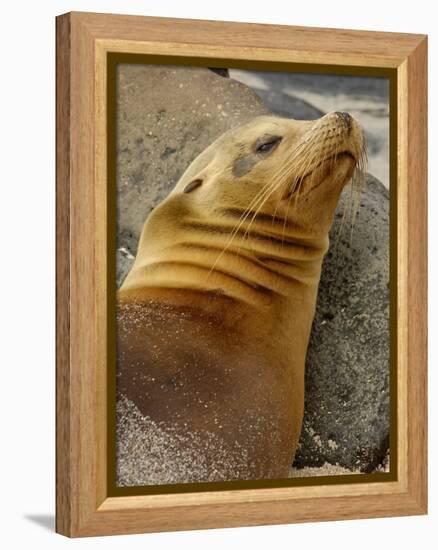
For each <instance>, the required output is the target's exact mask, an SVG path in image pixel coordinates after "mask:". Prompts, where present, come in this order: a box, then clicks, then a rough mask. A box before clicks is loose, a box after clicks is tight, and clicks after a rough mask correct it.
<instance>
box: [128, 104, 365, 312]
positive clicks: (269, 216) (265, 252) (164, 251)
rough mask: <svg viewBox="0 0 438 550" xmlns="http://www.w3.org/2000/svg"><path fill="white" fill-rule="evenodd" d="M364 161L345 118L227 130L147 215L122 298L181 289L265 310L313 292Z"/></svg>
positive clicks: (357, 134)
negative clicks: (148, 289) (299, 288)
mask: <svg viewBox="0 0 438 550" xmlns="http://www.w3.org/2000/svg"><path fill="white" fill-rule="evenodd" d="M363 158H364V138H363V133H362V130H361V128H360V126H359V124H358V123H357V122H356V121H355V120H354V118H353V117H352V116H350V115H349V114H348V113H340V112H334V113H330V114H328V115H326V116H324V117H322V118H320V119H318V120H313V121H299V120H291V119H287V118H280V117H275V116H262V117H257V118H254V119H253V120H252V121H251V122H249V123H247V124H245V125H243V126H240V127H238V128H235V129H232V130H229V131H227V132H226V133H225V134H223V135H222V136H221V137H219V138H218V139H217V140H216V141H214V142H213V143H212V144H211V145H210V146H209V147H207V149H205V150H204V151H203V152H202V153H201V154H200V155H199V156H198V157H197V158H195V160H194V161H193V162H192V163H191V164H190V166H189V167H188V168H187V170H186V171H185V173H184V174H183V175H182V177H181V178H180V180H179V181H178V183H177V185H176V186H175V188H174V189H173V191H172V192H171V193H170V195H169V196H168V197H167V198H166V199H165V200H164V201H163V202H162V203H161V204H160V205H159V206H158V207H157V208H155V209H154V210H153V212H152V213H151V214H150V215H149V217H148V219H147V220H146V223H145V226H144V229H143V233H142V236H141V239H140V243H139V247H138V253H137V257H136V260H135V263H134V266H133V268H132V270H131V272H130V274H129V275H128V277H127V278H126V280H125V282H124V284H123V286H122V290H123V291H127V290H135V289H140V288H143V287H145V286H147V285H150V286H154V285H156V286H160V287H162V286H167V287H172V288H181V287H188V288H195V289H202V290H204V289H208V290H209V291H212V290H214V291H218V292H223V293H225V294H227V295H232V296H233V297H238V298H239V299H240V298H242V296H243V297H244V298H245V299H247V298H248V300H249V301H251V300H253V299H257V300H259V298H260V300H261V301H263V303H268V304H269V303H272V300H273V296H274V295H283V296H286V295H288V293H289V292H290V285H291V284H295V283H299V284H301V285H302V284H306V285H308V286H309V288H310V287H311V288H312V292H313V291H314V290H315V288H316V287H317V285H318V282H319V275H320V268H321V262H322V258H323V256H324V254H325V252H326V251H327V248H328V233H329V230H330V226H331V224H332V220H333V217H334V213H335V209H336V205H337V203H338V199H339V195H340V193H341V191H342V189H343V188H344V186H345V185H346V184H347V182H348V181H349V180H351V179H352V178H354V175H355V174H356V173H357V172H358V169H360V168H361V166H362V162H363Z"/></svg>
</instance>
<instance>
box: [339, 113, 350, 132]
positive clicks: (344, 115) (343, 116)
mask: <svg viewBox="0 0 438 550" xmlns="http://www.w3.org/2000/svg"><path fill="white" fill-rule="evenodd" d="M335 115H336V116H337V117H338V118H340V119H341V120H342V121H343V123H344V124H345V126H346V127H347V129H348V130H351V120H352V118H351V115H350V113H346V112H345V111H336V112H335Z"/></svg>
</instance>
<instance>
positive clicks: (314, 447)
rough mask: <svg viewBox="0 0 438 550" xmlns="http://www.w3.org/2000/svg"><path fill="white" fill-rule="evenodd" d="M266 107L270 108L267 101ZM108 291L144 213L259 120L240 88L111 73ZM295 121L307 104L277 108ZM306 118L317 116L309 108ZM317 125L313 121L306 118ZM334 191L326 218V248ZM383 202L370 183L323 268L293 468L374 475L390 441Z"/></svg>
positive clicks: (154, 72)
mask: <svg viewBox="0 0 438 550" xmlns="http://www.w3.org/2000/svg"><path fill="white" fill-rule="evenodd" d="M271 99H272V97H271ZM118 107H119V109H118V142H117V145H118V162H117V165H118V171H117V185H118V238H117V258H118V259H117V282H118V285H120V284H121V283H122V281H123V279H124V277H125V276H126V274H127V272H128V271H129V269H130V267H131V265H132V261H133V258H134V256H135V253H136V250H137V242H138V238H139V235H140V232H141V229H142V226H143V223H144V220H145V219H146V217H147V215H148V213H149V212H150V211H151V210H152V209H153V208H154V206H156V205H157V204H158V203H159V202H161V200H163V199H164V198H165V196H167V194H168V193H169V192H170V191H171V189H172V188H173V187H174V185H175V183H176V182H177V181H178V179H179V177H180V176H181V174H182V173H183V171H184V170H185V169H186V168H187V166H188V165H189V164H190V162H191V161H192V160H193V159H194V158H195V157H196V156H197V155H198V154H199V153H200V152H201V151H203V150H204V149H205V148H206V147H207V146H208V145H209V144H210V143H211V142H212V141H213V140H214V139H216V138H217V137H218V136H219V135H221V134H222V133H223V132H225V131H226V130H228V129H229V128H232V127H235V126H239V125H241V124H244V123H245V122H247V121H249V120H251V119H252V118H253V117H254V116H257V115H260V114H266V113H267V112H268V109H267V108H266V107H265V106H264V105H263V103H262V102H261V100H260V98H259V97H258V96H257V95H256V94H255V93H254V92H253V91H252V90H251V89H249V88H248V87H247V86H245V85H243V84H241V83H238V82H236V81H235V80H233V79H230V78H224V77H223V76H220V75H218V74H215V73H214V72H213V71H210V70H208V69H191V68H180V67H173V68H169V67H160V66H149V67H147V68H145V67H144V66H141V65H121V66H120V67H119V73H118ZM286 107H287V108H288V109H292V108H293V109H294V114H293V115H290V116H294V118H314V117H312V116H309V108H313V107H312V106H309V105H308V104H307V103H306V102H302V103H300V102H298V101H297V102H295V103H294V105H292V104H290V103H289V104H288V105H285V104H282V105H280V108H286ZM315 113H317V110H316V109H315ZM316 116H319V115H318V114H316ZM347 197H348V189H347V190H346V192H344V194H343V197H342V199H341V203H340V205H339V208H338V213H337V215H336V219H335V223H334V227H333V231H332V241H336V235H337V232H338V229H339V225H340V220H341V217H342V213H341V212H342V209H343V207H344V206H345V202H348V198H347ZM388 209H389V200H388V193H387V191H386V190H385V188H384V186H383V185H382V184H380V182H378V181H377V180H376V179H374V178H373V177H371V176H368V178H367V185H366V187H365V190H364V192H363V195H362V199H361V206H360V209H359V214H358V217H357V219H356V223H355V226H354V233H353V238H352V241H351V242H350V231H349V228H348V224H347V226H346V227H345V228H344V232H343V233H342V235H341V237H340V238H339V240H338V243H337V247H336V249H335V246H334V244H332V247H331V249H330V251H329V253H328V255H327V257H326V259H325V261H324V265H323V273H322V278H321V283H320V290H319V296H318V304H317V311H316V316H315V321H314V325H313V330H312V335H311V340H310V345H309V350H308V357H307V366H306V403H305V417H304V423H303V430H302V437H301V441H300V447H299V450H298V452H297V455H296V460H295V463H294V466H296V467H298V468H301V467H304V466H308V467H313V466H320V465H322V464H324V463H330V464H339V465H340V466H342V467H345V468H349V469H361V470H362V471H372V470H374V469H375V468H376V467H377V466H378V465H379V464H380V463H381V462H382V460H384V458H385V455H386V452H387V448H388V433H389V428H388V426H389V388H388V383H389V367H388V364H389V363H388V359H389V358H388V354H389V351H388V350H389V337H388V334H389V328H388V319H389V311H388V308H389V291H388V280H389V277H388V269H389V223H388V217H389V216H388Z"/></svg>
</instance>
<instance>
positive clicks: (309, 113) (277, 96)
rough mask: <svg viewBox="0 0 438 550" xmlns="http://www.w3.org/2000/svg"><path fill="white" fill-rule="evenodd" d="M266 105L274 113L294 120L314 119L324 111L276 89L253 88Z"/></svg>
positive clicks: (319, 116)
mask: <svg viewBox="0 0 438 550" xmlns="http://www.w3.org/2000/svg"><path fill="white" fill-rule="evenodd" d="M254 90H255V92H256V93H257V95H258V96H259V97H260V99H261V100H262V101H263V103H264V104H265V105H266V107H267V108H268V109H269V110H270V111H271V112H272V113H274V114H276V115H279V116H282V117H286V118H294V119H296V120H315V119H317V118H321V117H322V116H323V115H324V114H325V113H323V112H322V111H320V110H319V109H317V108H316V107H313V105H310V103H308V102H307V101H305V100H304V99H300V98H298V97H293V96H290V95H287V94H285V93H283V92H281V91H278V90H259V89H258V88H255V89H254Z"/></svg>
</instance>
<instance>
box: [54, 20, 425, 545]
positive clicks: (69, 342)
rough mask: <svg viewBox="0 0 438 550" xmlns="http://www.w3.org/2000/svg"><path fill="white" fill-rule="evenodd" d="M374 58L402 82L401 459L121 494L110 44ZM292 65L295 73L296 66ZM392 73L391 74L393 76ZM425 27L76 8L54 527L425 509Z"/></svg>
mask: <svg viewBox="0 0 438 550" xmlns="http://www.w3.org/2000/svg"><path fill="white" fill-rule="evenodd" d="M114 53H124V54H148V55H153V56H167V57H168V58H169V57H172V58H173V59H176V60H178V59H181V60H183V59H187V58H188V59H198V60H199V59H200V58H202V59H204V60H205V62H206V63H207V62H208V61H209V60H211V59H215V60H216V59H225V60H239V61H240V62H241V63H247V64H251V63H256V62H264V63H269V64H271V65H272V66H273V67H274V66H275V65H276V64H277V65H281V66H283V67H285V68H286V67H287V66H288V65H289V66H291V67H292V66H294V64H312V65H314V66H315V68H316V70H323V69H324V67H327V66H329V65H330V66H333V65H335V66H337V67H338V68H339V69H340V70H341V68H344V70H345V71H346V72H347V73H348V71H349V70H351V69H352V68H357V67H359V68H360V67H368V68H370V69H373V70H382V71H384V74H391V75H392V78H393V79H394V82H396V90H397V92H396V96H395V101H396V105H397V117H396V125H395V131H393V132H392V134H391V141H392V147H396V151H397V155H396V174H397V179H396V183H397V186H396V187H397V193H396V200H395V201H393V204H392V206H391V208H392V209H393V215H394V216H393V219H394V220H396V225H395V232H396V240H395V242H394V243H395V244H394V246H395V258H396V265H395V277H396V279H395V280H396V304H395V307H394V308H393V309H392V311H393V313H394V314H395V317H396V321H395V322H396V326H397V331H396V341H395V347H396V353H395V356H396V367H397V368H396V371H395V372H396V377H395V379H394V380H393V385H392V391H393V392H395V398H394V399H395V401H394V402H395V403H396V415H397V424H396V432H397V433H396V447H397V448H396V449H395V451H396V453H395V454H396V467H395V470H394V471H395V474H394V475H393V476H392V477H391V479H389V480H385V481H384V482H383V481H382V482H380V481H378V480H369V479H365V480H364V481H362V482H360V483H346V482H345V483H344V482H342V481H341V482H338V483H321V482H316V483H313V484H307V485H302V486H281V487H269V486H265V487H258V488H252V489H232V490H231V489H230V490H227V489H224V490H221V491H208V490H200V489H198V490H197V491H191V492H178V493H174V494H159V492H157V493H156V494H148V495H131V496H111V494H110V493H109V491H108V480H109V477H108V460H107V456H108V454H107V452H108V448H107V447H108V439H107V421H108V416H107V410H108V401H107V384H108V379H107V361H108V357H107V349H108V348H107V338H108V322H107V321H108V315H109V309H108V302H107V278H106V273H107V267H108V261H109V260H108V256H107V245H108V242H107V207H108V204H109V202H108V201H111V197H109V196H108V193H107V185H106V184H107V170H108V164H107V161H108V159H107V63H108V59H109V55H110V54H114ZM285 70H286V69H285ZM385 71H386V72H385ZM426 186H427V38H426V37H425V36H422V35H414V34H398V33H379V32H365V31H347V30H333V29H315V28H301V27H288V26H268V25H258V24H245V23H222V22H213V21H194V20H182V19H164V18H163V19H162V18H149V17H134V16H125V15H104V14H92V13H69V14H65V15H61V16H59V17H58V18H57V218H56V219H57V240H56V246H57V409H56V414H57V514H56V530H57V532H59V533H61V534H63V535H66V536H71V537H77V536H91V535H110V534H128V533H143V532H151V531H164V530H166V531H171V530H186V529H206V528H214V527H232V526H245V525H246V526H249V525H262V524H280V523H292V522H304V521H323V520H339V519H350V518H372V517H385V516H398V515H414V514H425V513H426V512H427V447H426V445H427V443H426V435H427V387H426V384H427V380H426V366H427V365H426V363H427V356H426V353H427V341H426V339H427V332H426V322H427V321H426V318H427V317H426V313H427V307H426V300H427V281H426V277H427V235H426V229H427V187H426Z"/></svg>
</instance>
